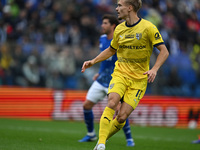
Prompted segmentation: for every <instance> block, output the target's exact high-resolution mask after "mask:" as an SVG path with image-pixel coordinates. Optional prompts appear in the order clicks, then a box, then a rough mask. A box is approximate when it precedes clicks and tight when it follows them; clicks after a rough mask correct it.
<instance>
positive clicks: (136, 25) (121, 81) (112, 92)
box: [82, 0, 169, 150]
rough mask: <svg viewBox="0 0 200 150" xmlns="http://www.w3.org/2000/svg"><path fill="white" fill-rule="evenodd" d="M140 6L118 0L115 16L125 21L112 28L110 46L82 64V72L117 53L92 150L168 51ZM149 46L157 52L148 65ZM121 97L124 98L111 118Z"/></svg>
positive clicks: (131, 105) (119, 122) (115, 126)
mask: <svg viewBox="0 0 200 150" xmlns="http://www.w3.org/2000/svg"><path fill="white" fill-rule="evenodd" d="M141 6H142V1H141V0H118V6H117V8H116V11H117V13H118V18H119V19H124V20H125V21H124V22H123V23H121V24H119V25H118V26H117V27H116V28H115V31H114V37H113V40H112V42H111V45H110V47H108V48H107V49H106V50H104V51H103V52H101V53H100V54H99V55H98V56H97V57H95V58H94V59H92V60H89V61H85V62H84V63H83V66H82V72H84V71H85V69H87V68H89V67H91V66H93V65H94V64H96V63H98V62H101V61H103V60H106V59H108V58H109V57H110V56H112V55H114V54H115V53H117V57H118V60H117V61H116V63H115V69H114V72H113V74H112V80H111V81H110V85H109V87H108V104H107V106H106V108H105V110H104V112H103V114H102V116H101V119H100V128H99V141H98V142H97V145H96V146H95V148H94V150H105V143H106V140H107V139H108V138H110V137H111V136H112V135H113V134H115V133H116V132H118V131H119V130H120V129H121V128H122V127H123V126H124V124H125V121H126V119H127V118H128V116H129V115H130V114H131V113H132V111H133V110H134V109H135V108H136V106H137V105H138V103H139V101H140V99H141V98H142V97H143V96H144V93H145V91H146V87H147V82H149V83H150V82H153V81H154V79H155V77H156V74H157V71H158V69H159V68H160V67H161V66H162V64H163V63H164V62H165V60H166V59H167V57H168V55H169V52H168V50H167V48H166V46H165V44H164V41H163V39H162V37H161V35H160V33H159V31H158V29H157V28H156V26H154V25H153V24H152V23H151V22H149V21H147V20H145V19H142V18H139V17H138V15H137V12H138V10H139V9H140V8H141ZM153 47H156V48H157V49H158V50H159V51H160V53H159V55H158V57H157V60H156V62H155V64H154V66H153V67H152V68H151V69H149V61H150V56H151V54H152V51H153ZM122 97H123V100H124V102H123V103H122V105H121V108H120V111H119V112H118V115H117V116H116V117H115V119H114V120H113V116H114V113H115V111H116V108H117V105H118V103H119V101H120V99H121V98H122Z"/></svg>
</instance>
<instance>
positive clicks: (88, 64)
mask: <svg viewBox="0 0 200 150" xmlns="http://www.w3.org/2000/svg"><path fill="white" fill-rule="evenodd" d="M93 65H94V64H93V63H92V61H91V60H88V61H85V62H84V63H83V66H82V70H81V72H82V73H84V72H85V69H87V68H90V67H91V66H93Z"/></svg>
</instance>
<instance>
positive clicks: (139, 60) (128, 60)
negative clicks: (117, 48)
mask: <svg viewBox="0 0 200 150" xmlns="http://www.w3.org/2000/svg"><path fill="white" fill-rule="evenodd" d="M146 61H147V57H144V58H138V59H134V58H124V57H119V58H118V62H123V63H143V62H146Z"/></svg>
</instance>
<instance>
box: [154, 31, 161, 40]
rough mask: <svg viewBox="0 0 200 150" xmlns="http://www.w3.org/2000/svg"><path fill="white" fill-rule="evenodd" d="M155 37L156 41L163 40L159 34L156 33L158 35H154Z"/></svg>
mask: <svg viewBox="0 0 200 150" xmlns="http://www.w3.org/2000/svg"><path fill="white" fill-rule="evenodd" d="M154 37H155V39H156V40H158V39H160V38H161V37H160V34H159V33H158V32H156V34H155V35H154Z"/></svg>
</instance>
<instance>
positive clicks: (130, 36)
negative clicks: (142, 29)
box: [125, 34, 134, 39]
mask: <svg viewBox="0 0 200 150" xmlns="http://www.w3.org/2000/svg"><path fill="white" fill-rule="evenodd" d="M133 38H134V35H131V34H128V35H125V39H133Z"/></svg>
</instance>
